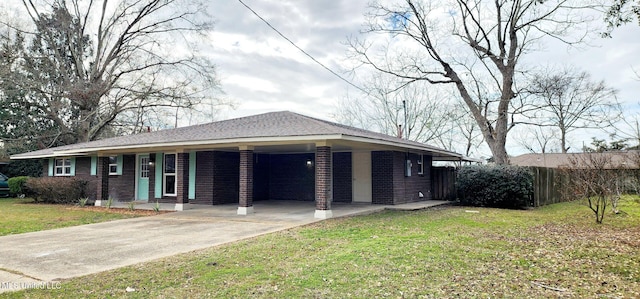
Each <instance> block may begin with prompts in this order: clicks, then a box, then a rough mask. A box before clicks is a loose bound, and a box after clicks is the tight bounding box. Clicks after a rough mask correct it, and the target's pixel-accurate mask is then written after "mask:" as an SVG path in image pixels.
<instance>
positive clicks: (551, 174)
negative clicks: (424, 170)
mask: <svg viewBox="0 0 640 299" xmlns="http://www.w3.org/2000/svg"><path fill="white" fill-rule="evenodd" d="M530 169H531V171H532V173H533V175H534V181H533V196H532V199H531V200H532V202H531V204H532V205H533V206H534V207H540V206H544V205H550V204H554V203H558V202H562V201H565V200H564V199H563V194H562V191H563V186H566V183H567V179H568V178H567V177H566V174H563V173H562V172H561V171H560V170H559V169H557V168H545V167H530ZM456 173H457V172H456V168H454V167H432V168H431V191H432V197H433V199H437V200H455V199H456Z"/></svg>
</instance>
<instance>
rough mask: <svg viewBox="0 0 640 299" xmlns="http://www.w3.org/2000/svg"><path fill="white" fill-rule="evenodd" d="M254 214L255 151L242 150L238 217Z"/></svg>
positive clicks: (250, 149) (245, 148) (244, 148)
mask: <svg viewBox="0 0 640 299" xmlns="http://www.w3.org/2000/svg"><path fill="white" fill-rule="evenodd" d="M250 213H253V149H252V148H249V147H242V148H241V149H240V193H239V206H238V215H247V214H250Z"/></svg>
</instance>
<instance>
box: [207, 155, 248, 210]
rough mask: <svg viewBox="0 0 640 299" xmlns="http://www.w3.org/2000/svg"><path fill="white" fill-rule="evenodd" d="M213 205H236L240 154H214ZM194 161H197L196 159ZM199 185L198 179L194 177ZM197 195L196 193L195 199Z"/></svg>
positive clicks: (238, 188) (238, 187)
mask: <svg viewBox="0 0 640 299" xmlns="http://www.w3.org/2000/svg"><path fill="white" fill-rule="evenodd" d="M213 158H214V159H213V166H214V167H213V182H212V184H213V204H214V205H217V204H225V203H238V201H239V190H240V166H239V165H240V154H239V153H234V152H214V155H213ZM196 161H198V160H197V159H196ZM196 180H198V181H199V183H202V182H201V181H200V178H199V177H197V176H196ZM197 196H198V194H197V193H196V197H197Z"/></svg>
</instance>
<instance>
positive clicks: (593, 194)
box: [562, 153, 624, 223]
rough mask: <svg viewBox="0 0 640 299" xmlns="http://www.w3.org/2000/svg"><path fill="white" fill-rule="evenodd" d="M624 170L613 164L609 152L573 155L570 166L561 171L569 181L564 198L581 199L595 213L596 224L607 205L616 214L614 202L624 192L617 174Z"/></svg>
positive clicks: (615, 202)
mask: <svg viewBox="0 0 640 299" xmlns="http://www.w3.org/2000/svg"><path fill="white" fill-rule="evenodd" d="M623 168H624V167H623V166H622V165H618V164H616V163H614V162H613V161H612V156H611V155H610V154H608V153H584V154H581V155H573V156H571V157H570V159H569V165H568V166H567V167H564V168H563V169H562V171H563V173H564V174H565V175H566V177H567V178H568V182H567V183H568V184H567V185H566V186H564V187H565V188H563V190H564V191H565V197H567V198H568V199H570V200H572V199H574V198H575V197H578V199H580V200H583V201H584V202H585V204H586V205H587V206H588V207H589V209H591V211H592V212H593V213H594V215H595V217H596V222H597V223H602V220H603V219H604V216H605V212H606V210H607V207H608V206H612V207H613V209H614V212H615V213H617V212H618V211H617V203H618V200H619V199H620V196H621V194H622V191H623V190H624V175H621V173H620V169H623Z"/></svg>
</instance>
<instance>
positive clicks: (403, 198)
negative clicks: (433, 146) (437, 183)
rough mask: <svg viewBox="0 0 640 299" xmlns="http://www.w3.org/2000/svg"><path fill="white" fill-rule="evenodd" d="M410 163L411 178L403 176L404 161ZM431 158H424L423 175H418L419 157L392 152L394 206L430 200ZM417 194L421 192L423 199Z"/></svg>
mask: <svg viewBox="0 0 640 299" xmlns="http://www.w3.org/2000/svg"><path fill="white" fill-rule="evenodd" d="M407 159H409V160H410V161H411V176H410V177H406V176H405V163H406V160H407ZM430 159H431V157H430V156H426V157H425V159H424V160H425V161H424V162H425V164H427V165H425V167H424V174H422V175H418V167H419V165H418V161H419V160H420V155H418V154H408V155H407V154H406V153H403V152H394V170H393V186H394V196H393V197H394V202H393V203H394V204H402V203H407V202H415V201H423V200H427V199H431V160H430ZM418 192H422V194H423V195H424V198H420V197H419V196H418Z"/></svg>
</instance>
